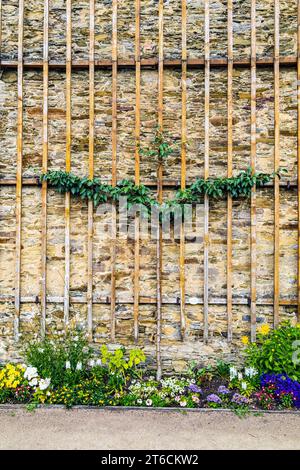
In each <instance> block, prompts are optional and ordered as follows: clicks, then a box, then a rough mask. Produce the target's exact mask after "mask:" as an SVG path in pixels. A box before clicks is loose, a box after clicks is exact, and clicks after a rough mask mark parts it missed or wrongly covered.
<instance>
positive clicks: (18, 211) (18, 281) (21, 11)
mask: <svg viewBox="0 0 300 470" xmlns="http://www.w3.org/2000/svg"><path fill="white" fill-rule="evenodd" d="M23 36H24V0H20V1H19V26H18V110H17V128H18V131H17V132H18V133H17V175H16V273H15V274H16V278H15V318H14V337H15V341H18V340H19V333H20V296H21V230H22V163H23V162H22V160H23Z"/></svg>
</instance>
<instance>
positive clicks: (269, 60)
mask: <svg viewBox="0 0 300 470" xmlns="http://www.w3.org/2000/svg"><path fill="white" fill-rule="evenodd" d="M209 61H210V65H211V66H212V67H227V65H228V59H227V58H225V57H220V58H214V57H212V58H210V59H209ZM158 62H159V60H158V58H152V59H141V61H140V65H141V67H158ZM163 63H164V67H178V68H181V67H182V60H181V59H164V61H163ZM186 63H187V66H188V67H191V68H193V67H195V68H197V67H204V65H205V59H204V58H199V59H187V61H186ZM232 63H233V66H234V67H250V66H251V59H250V58H245V59H238V60H237V59H234V60H233V62H232ZM279 64H280V65H286V66H289V65H294V66H297V56H281V57H279ZM256 65H257V66H262V67H263V66H273V65H274V58H273V57H260V58H258V59H257V61H256ZM17 66H18V61H16V60H2V61H0V67H2V68H17ZM112 66H113V61H112V60H95V68H99V69H106V68H108V69H109V68H112ZM117 66H118V68H135V67H136V60H135V59H129V60H118V61H117ZM23 67H24V69H32V68H36V69H42V68H43V61H42V60H37V61H26V60H25V61H23ZM88 68H89V61H88V60H74V61H72V69H88ZM49 69H64V70H65V69H66V63H65V62H58V61H54V60H50V61H49Z"/></svg>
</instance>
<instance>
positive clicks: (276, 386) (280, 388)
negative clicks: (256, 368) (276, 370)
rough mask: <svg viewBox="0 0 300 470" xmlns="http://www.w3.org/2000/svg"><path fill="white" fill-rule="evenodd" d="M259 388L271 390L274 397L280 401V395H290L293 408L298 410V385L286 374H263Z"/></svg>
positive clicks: (299, 387)
mask: <svg viewBox="0 0 300 470" xmlns="http://www.w3.org/2000/svg"><path fill="white" fill-rule="evenodd" d="M260 385H261V388H270V387H271V388H272V391H273V394H274V396H275V397H276V398H277V399H278V400H279V401H280V397H281V396H282V395H291V397H292V399H293V402H294V406H295V407H296V408H300V383H299V382H297V381H296V380H293V379H291V378H290V377H289V376H288V375H287V374H263V375H262V376H261V377H260Z"/></svg>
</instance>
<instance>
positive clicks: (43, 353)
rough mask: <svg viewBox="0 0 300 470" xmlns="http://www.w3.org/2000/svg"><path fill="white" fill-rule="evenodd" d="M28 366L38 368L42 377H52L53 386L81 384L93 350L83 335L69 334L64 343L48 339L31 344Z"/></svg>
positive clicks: (27, 360)
mask: <svg viewBox="0 0 300 470" xmlns="http://www.w3.org/2000/svg"><path fill="white" fill-rule="evenodd" d="M25 357H26V362H27V364H30V365H31V366H33V367H36V368H37V370H38V373H39V375H40V376H41V377H50V378H51V382H52V384H53V386H59V385H62V384H68V385H73V384H76V383H79V382H80V380H81V379H82V377H83V376H84V374H85V370H86V367H87V365H88V361H89V359H90V357H91V349H90V348H89V347H88V343H87V341H86V339H85V338H84V336H83V335H82V333H80V332H76V333H75V334H72V333H68V334H67V336H66V337H65V338H64V341H58V340H50V339H48V338H46V339H44V340H42V341H39V342H35V343H29V345H28V346H27V347H26V351H25Z"/></svg>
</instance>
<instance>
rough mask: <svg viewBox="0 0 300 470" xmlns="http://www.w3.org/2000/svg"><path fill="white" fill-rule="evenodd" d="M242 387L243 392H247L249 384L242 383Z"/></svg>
mask: <svg viewBox="0 0 300 470" xmlns="http://www.w3.org/2000/svg"><path fill="white" fill-rule="evenodd" d="M241 387H242V389H243V390H247V382H241Z"/></svg>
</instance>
